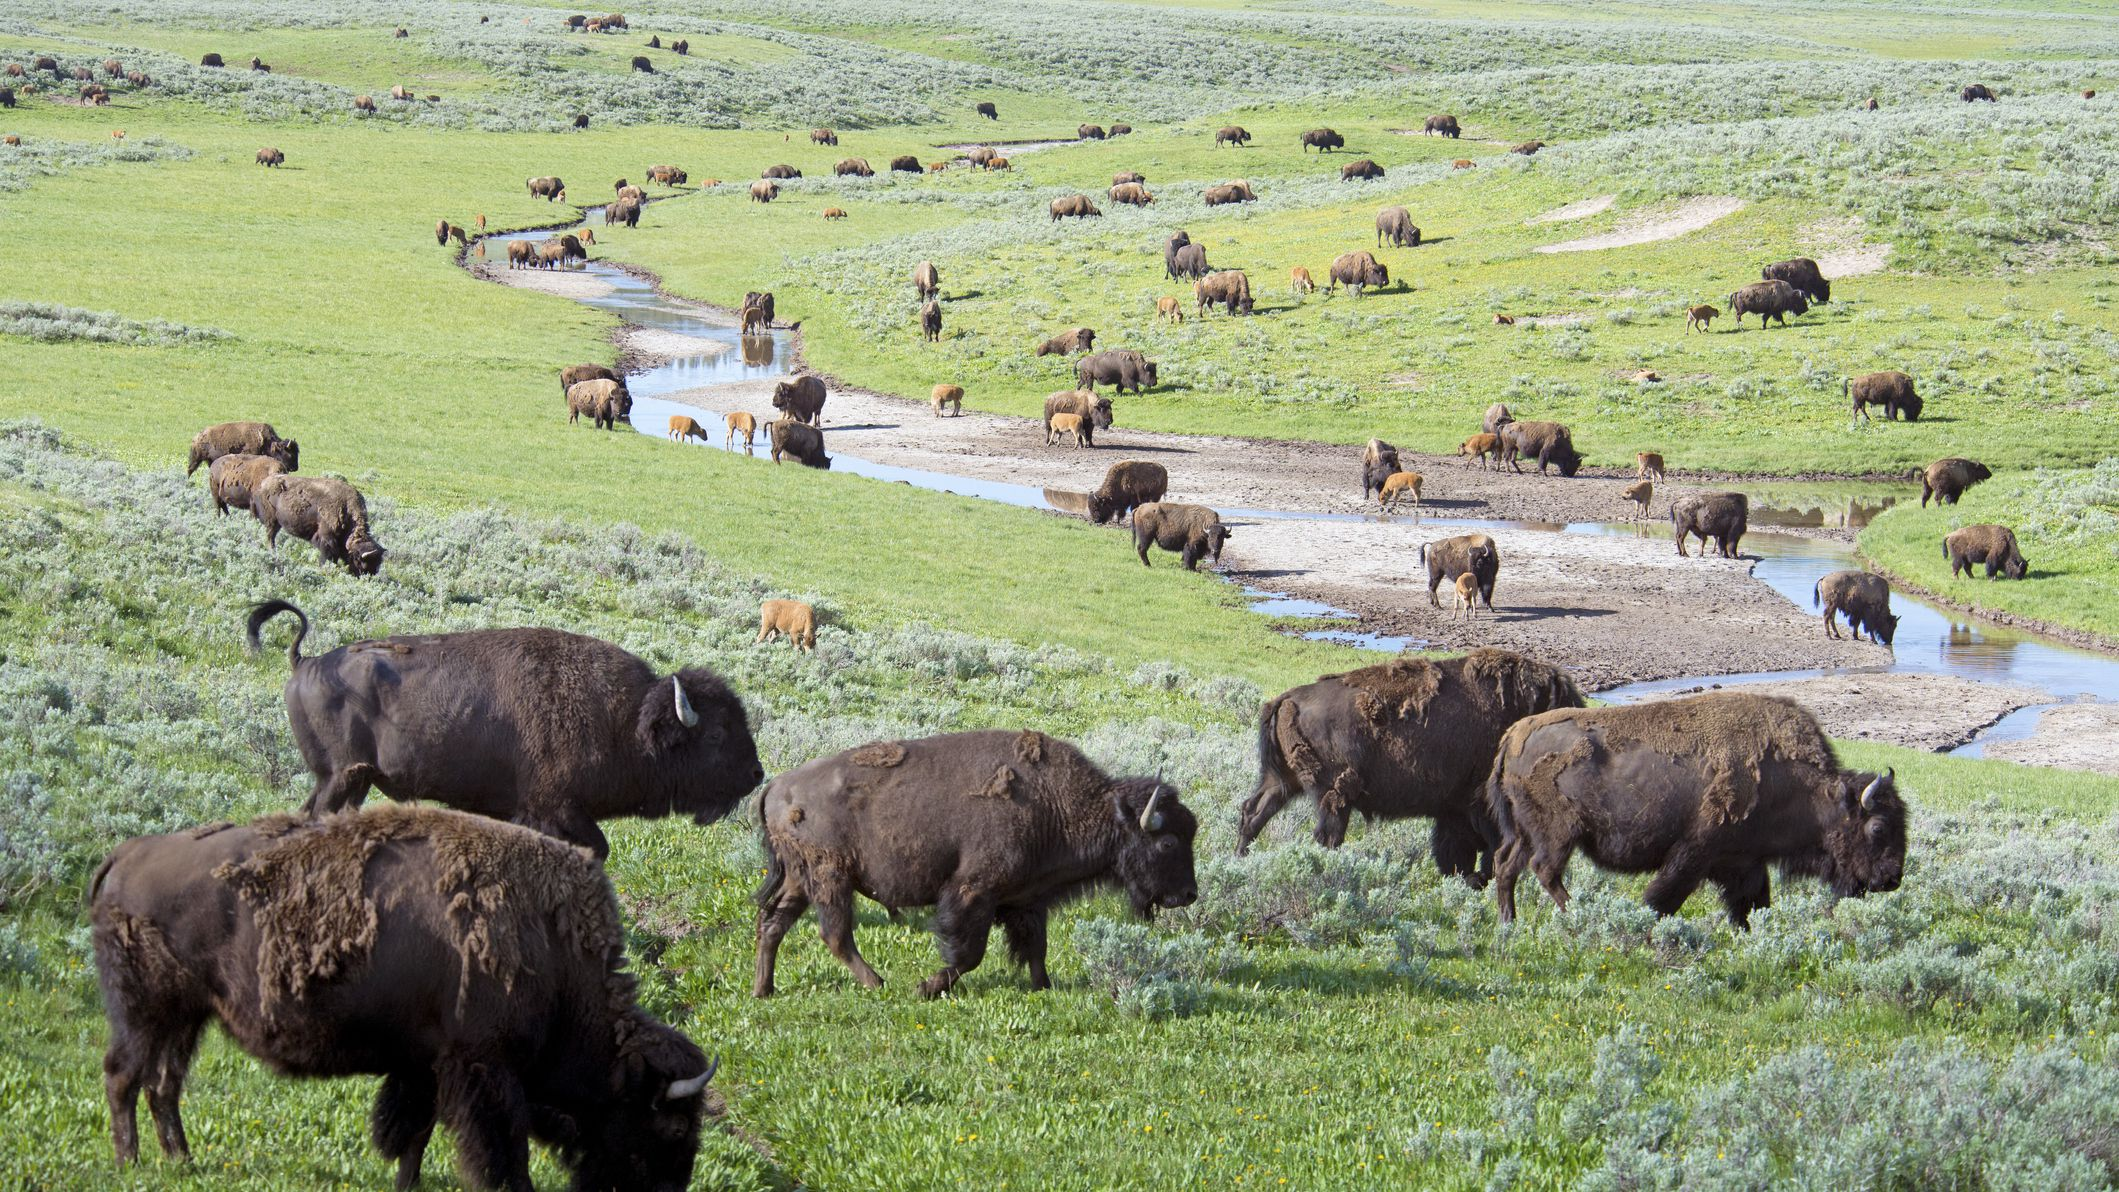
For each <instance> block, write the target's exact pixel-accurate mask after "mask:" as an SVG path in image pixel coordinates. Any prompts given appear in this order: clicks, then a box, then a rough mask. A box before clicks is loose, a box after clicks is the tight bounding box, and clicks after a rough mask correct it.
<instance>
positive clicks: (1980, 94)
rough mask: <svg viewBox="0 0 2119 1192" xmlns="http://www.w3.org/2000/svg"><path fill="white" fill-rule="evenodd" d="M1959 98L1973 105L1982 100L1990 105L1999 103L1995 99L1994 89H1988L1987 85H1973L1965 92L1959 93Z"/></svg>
mask: <svg viewBox="0 0 2119 1192" xmlns="http://www.w3.org/2000/svg"><path fill="white" fill-rule="evenodd" d="M1957 98H1959V99H1961V100H1963V101H1965V102H1966V103H1972V102H1975V101H1977V100H1982V99H1983V100H1985V101H1987V102H1988V103H1994V102H1997V101H1996V100H1995V98H1994V91H1993V89H1992V88H1990V87H1988V86H1987V85H1986V84H1985V83H1973V84H1971V85H1969V86H1967V87H1966V88H1965V89H1964V90H1962V91H1959V92H1958V93H1957Z"/></svg>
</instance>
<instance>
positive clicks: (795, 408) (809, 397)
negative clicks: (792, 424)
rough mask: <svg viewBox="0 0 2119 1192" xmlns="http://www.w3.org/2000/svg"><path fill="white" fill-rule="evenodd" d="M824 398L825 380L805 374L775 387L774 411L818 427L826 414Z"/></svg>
mask: <svg viewBox="0 0 2119 1192" xmlns="http://www.w3.org/2000/svg"><path fill="white" fill-rule="evenodd" d="M824 397H825V390H824V381H823V378H821V377H816V376H811V375H809V374H807V373H805V374H803V375H801V376H796V377H791V378H789V379H788V380H785V381H781V382H780V383H779V384H776V385H774V386H773V409H775V410H778V411H780V412H781V413H782V414H785V415H786V416H787V417H789V418H792V419H794V420H795V421H797V422H804V423H808V424H809V425H811V426H816V425H817V424H818V422H819V421H820V420H821V419H822V416H823V414H824Z"/></svg>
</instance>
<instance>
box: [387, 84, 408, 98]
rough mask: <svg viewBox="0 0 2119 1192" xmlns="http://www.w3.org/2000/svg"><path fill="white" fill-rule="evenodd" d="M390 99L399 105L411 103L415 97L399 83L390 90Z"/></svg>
mask: <svg viewBox="0 0 2119 1192" xmlns="http://www.w3.org/2000/svg"><path fill="white" fill-rule="evenodd" d="M390 98H392V99H394V100H397V101H398V102H399V103H410V102H411V101H412V98H413V96H412V92H411V91H410V90H409V89H408V88H406V86H405V85H404V84H403V83H398V84H396V85H394V86H392V87H391V88H390Z"/></svg>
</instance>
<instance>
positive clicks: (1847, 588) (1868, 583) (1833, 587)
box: [1810, 571, 1898, 646]
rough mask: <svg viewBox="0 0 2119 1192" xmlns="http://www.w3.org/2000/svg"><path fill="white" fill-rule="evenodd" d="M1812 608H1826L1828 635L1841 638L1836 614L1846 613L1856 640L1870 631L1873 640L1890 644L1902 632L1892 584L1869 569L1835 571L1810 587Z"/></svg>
mask: <svg viewBox="0 0 2119 1192" xmlns="http://www.w3.org/2000/svg"><path fill="white" fill-rule="evenodd" d="M1810 602H1811V606H1812V607H1821V608H1823V609H1824V610H1825V636H1826V637H1829V638H1834V639H1836V638H1838V637H1839V625H1838V624H1837V623H1836V622H1835V621H1834V620H1833V616H1834V614H1837V613H1845V614H1846V616H1847V628H1848V629H1849V630H1850V631H1852V632H1853V634H1854V640H1855V641H1860V640H1861V635H1862V634H1863V633H1865V632H1866V633H1867V634H1868V635H1869V640H1870V641H1872V642H1876V643H1878V644H1879V645H1885V646H1888V645H1890V644H1891V639H1892V638H1893V637H1894V636H1896V635H1897V633H1898V618H1897V617H1896V616H1893V615H1892V613H1891V585H1890V584H1889V583H1888V582H1886V581H1885V579H1884V577H1882V576H1880V575H1870V574H1869V573H1868V572H1866V571H1835V572H1833V573H1831V574H1830V575H1827V576H1824V577H1822V578H1821V579H1819V580H1818V581H1817V583H1816V584H1815V585H1814V586H1813V587H1812V588H1811V589H1810Z"/></svg>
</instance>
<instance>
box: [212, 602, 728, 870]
mask: <svg viewBox="0 0 2119 1192" xmlns="http://www.w3.org/2000/svg"><path fill="white" fill-rule="evenodd" d="M281 613H293V614H294V615H295V616H296V617H297V618H298V619H299V620H300V622H301V627H300V629H298V630H297V631H296V633H295V635H294V640H293V641H292V642H290V643H288V646H287V662H288V665H289V666H290V667H291V668H292V672H293V673H292V674H290V675H288V677H287V689H286V696H287V719H288V722H289V723H290V724H291V725H292V726H293V729H294V741H295V744H296V745H298V746H300V747H301V751H302V760H303V761H305V762H307V763H308V765H309V771H310V773H312V774H314V775H316V787H315V789H314V790H313V791H311V792H310V795H309V803H308V806H307V808H306V810H307V811H308V813H309V814H310V815H312V816H320V815H329V814H331V813H333V812H336V811H342V810H345V809H346V808H348V807H358V806H360V804H361V801H362V800H363V799H365V798H367V795H368V790H369V788H371V787H379V788H381V790H382V792H383V793H384V794H386V795H389V796H390V797H391V798H393V799H406V800H410V799H419V800H426V801H432V802H435V803H442V804H446V805H447V806H450V807H455V808H457V809H459V810H462V811H469V812H474V813H476V814H479V815H484V816H490V817H491V818H493V819H501V820H508V821H510V822H512V823H518V824H522V825H523V826H525V827H529V828H535V829H537V830H538V831H540V832H544V833H547V834H548V835H552V836H557V837H559V838H560V839H562V840H567V841H571V842H573V843H575V844H579V845H581V846H583V847H585V848H588V849H590V850H592V851H594V852H595V854H596V855H597V856H598V857H602V856H604V855H606V854H607V853H609V852H610V843H609V842H608V841H607V840H605V839H604V836H603V830H602V829H600V828H598V827H597V826H596V825H597V822H598V821H600V820H607V819H617V818H619V817H621V816H643V817H658V816H665V815H677V814H684V815H689V816H691V817H692V818H693V820H694V821H696V822H698V823H702V824H710V823H712V822H714V821H715V820H717V819H720V818H721V817H722V816H724V815H727V814H728V813H729V811H730V809H732V808H733V807H735V805H736V802H737V800H739V799H741V798H742V797H743V796H744V795H746V794H749V793H750V791H751V789H752V788H754V787H756V786H757V785H758V783H759V782H760V781H761V780H763V779H764V777H765V771H764V770H763V769H762V768H761V767H760V766H759V764H758V747H757V745H756V744H755V743H754V742H753V741H752V739H751V732H750V721H749V719H748V717H747V716H746V715H745V714H744V711H743V702H742V701H741V700H739V699H737V698H736V695H735V693H734V692H732V691H730V690H729V689H728V685H727V684H725V683H723V682H722V681H721V678H720V676H718V675H716V674H714V673H713V672H712V671H710V670H707V669H705V668H704V667H689V668H687V669H685V670H682V671H679V672H677V673H676V674H673V675H670V676H667V677H661V676H657V675H656V674H655V672H654V671H653V670H651V669H649V667H648V664H647V663H645V662H642V661H641V660H640V659H638V658H636V657H634V656H633V655H632V654H630V653H627V652H626V651H624V650H622V649H620V648H618V647H617V646H614V645H612V644H610V643H609V642H605V641H598V640H597V639H595V638H593V637H583V636H581V635H579V634H574V633H565V632H562V631H560V630H557V629H482V630H474V631H471V632H467V633H438V634H419V635H408V636H403V637H386V638H382V639H380V640H377V641H364V642H356V643H354V644H352V645H349V646H341V647H339V648H338V649H336V650H333V651H331V652H330V653H329V654H322V655H318V656H317V657H314V658H304V657H302V639H303V638H305V637H307V636H308V634H309V618H308V616H307V615H305V614H304V613H303V612H302V610H300V609H298V608H296V607H295V606H294V605H292V604H289V603H287V602H286V601H284V600H268V601H266V602H265V603H263V604H260V605H258V606H257V607H256V608H255V609H252V610H251V613H250V621H249V625H248V628H247V630H246V640H248V642H249V643H250V648H251V649H252V650H253V651H254V650H257V649H258V648H259V643H258V630H259V629H261V628H263V626H264V624H265V622H267V621H269V620H271V619H272V618H273V617H276V616H278V615H279V614H281Z"/></svg>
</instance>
